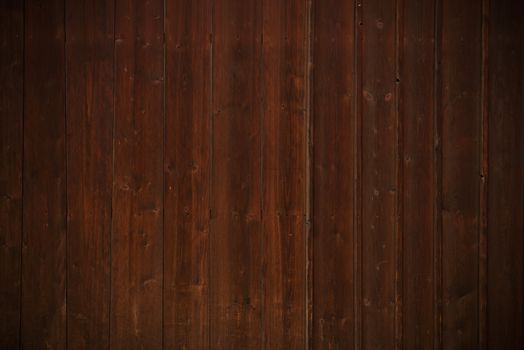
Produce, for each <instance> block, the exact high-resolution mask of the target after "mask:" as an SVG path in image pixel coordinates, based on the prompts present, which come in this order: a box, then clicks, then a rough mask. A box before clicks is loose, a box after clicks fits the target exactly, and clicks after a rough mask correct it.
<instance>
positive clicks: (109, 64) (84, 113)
mask: <svg viewBox="0 0 524 350" xmlns="http://www.w3.org/2000/svg"><path fill="white" fill-rule="evenodd" d="M113 7H114V4H113V2H107V1H74V2H67V3H66V35H67V43H66V60H67V70H66V76H67V91H66V95H67V101H66V113H67V136H68V143H67V174H68V181H67V202H68V241H67V272H68V275H67V297H68V303H67V306H68V307H67V333H68V337H67V342H68V347H70V348H74V349H76V348H82V349H84V348H87V349H95V348H96V349H100V348H106V347H108V345H109V306H110V299H109V297H110V295H109V294H110V275H109V271H110V237H111V192H112V185H111V184H112V179H113V176H112V174H113V157H112V154H113V149H112V146H113V138H112V137H113V60H114V57H113V48H114V36H113V35H114V23H113V18H114V8H113Z"/></svg>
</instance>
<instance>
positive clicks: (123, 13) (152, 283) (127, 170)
mask: <svg viewBox="0 0 524 350" xmlns="http://www.w3.org/2000/svg"><path fill="white" fill-rule="evenodd" d="M115 11H116V13H117V18H116V22H115V44H116V48H115V72H114V74H115V121H114V186H113V232H112V240H111V243H112V245H111V249H112V251H111V254H112V261H111V287H112V289H111V321H110V322H111V334H110V339H111V348H115V349H157V348H160V347H161V346H162V339H163V338H162V288H163V274H162V267H163V265H162V264H163V255H162V252H163V247H162V236H163V232H162V216H163V181H164V180H163V158H164V157H163V147H164V140H163V138H164V45H163V34H162V33H163V18H164V12H163V11H164V8H163V2H162V1H159V0H154V1H147V2H143V1H138V0H122V1H117V2H116V8H115Z"/></svg>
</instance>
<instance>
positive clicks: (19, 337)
mask: <svg viewBox="0 0 524 350" xmlns="http://www.w3.org/2000/svg"><path fill="white" fill-rule="evenodd" d="M25 9H26V2H25V1H24V2H23V6H22V41H23V44H22V125H21V128H22V135H21V136H22V171H21V173H22V179H21V182H22V186H21V194H20V195H21V209H20V210H21V213H20V214H21V215H20V221H21V223H20V228H21V232H20V277H19V278H20V286H19V288H20V289H19V291H18V292H19V298H20V299H19V310H18V312H19V326H18V327H19V328H18V348H19V349H22V346H23V342H22V316H23V312H22V310H23V308H22V301H23V271H24V270H23V261H24V259H23V256H24V207H25V206H24V183H25V181H24V178H25V176H24V168H25V167H24V164H25V96H26V91H25V88H26V84H25V64H26V62H25V47H26V39H25V34H26V33H25V32H26V31H25V26H26V12H25Z"/></svg>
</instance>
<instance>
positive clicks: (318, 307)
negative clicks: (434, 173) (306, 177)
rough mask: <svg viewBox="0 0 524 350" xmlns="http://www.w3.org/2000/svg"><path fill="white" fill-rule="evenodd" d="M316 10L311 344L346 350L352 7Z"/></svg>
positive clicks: (350, 334) (350, 316) (350, 280)
mask: <svg viewBox="0 0 524 350" xmlns="http://www.w3.org/2000/svg"><path fill="white" fill-rule="evenodd" d="M313 6H314V7H313V33H314V40H313V44H312V45H313V47H312V50H313V62H314V68H313V76H312V89H313V91H312V100H311V103H312V106H311V110H312V126H313V148H314V153H313V175H312V176H313V330H312V332H313V334H312V345H313V346H314V347H315V348H326V349H334V348H340V349H349V348H352V347H353V344H354V341H355V340H354V337H355V332H354V328H355V317H354V313H355V309H354V302H353V301H354V290H355V285H354V284H355V283H356V273H355V268H356V267H355V265H354V259H355V256H354V245H353V244H354V239H355V230H354V227H355V214H356V213H355V210H356V208H355V196H356V193H355V187H354V181H355V178H356V166H355V165H356V162H355V160H356V152H357V149H356V145H357V141H356V139H355V138H356V133H355V132H356V130H355V125H356V115H355V100H356V96H355V94H356V92H355V89H354V79H355V76H356V72H355V71H354V63H355V41H354V37H355V35H354V34H355V32H354V21H353V19H354V16H355V12H354V11H355V4H354V3H352V2H350V1H338V0H329V1H315V3H314V5H313Z"/></svg>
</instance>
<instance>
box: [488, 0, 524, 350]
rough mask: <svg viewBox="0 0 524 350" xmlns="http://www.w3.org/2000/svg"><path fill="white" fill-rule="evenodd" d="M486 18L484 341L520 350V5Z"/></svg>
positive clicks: (523, 288) (523, 130) (523, 241)
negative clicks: (486, 217) (486, 136)
mask: <svg viewBox="0 0 524 350" xmlns="http://www.w3.org/2000/svg"><path fill="white" fill-rule="evenodd" d="M489 18H490V20H489V28H488V33H489V36H488V45H489V46H488V47H489V53H488V54H489V57H488V66H487V69H488V76H487V78H488V89H487V98H488V111H487V112H488V116H487V118H488V144H489V155H488V159H489V169H488V172H489V179H488V208H489V211H488V233H487V235H488V241H487V243H488V251H487V253H488V266H487V268H488V276H487V277H488V281H487V282H488V294H487V302H488V304H487V316H488V318H487V341H488V347H489V348H497V347H498V348H507V349H520V348H522V346H523V345H524V237H523V231H524V185H523V183H522V179H523V177H524V121H523V116H524V104H523V102H522V101H523V96H524V88H523V86H524V85H523V82H524V40H523V37H522V35H521V33H522V23H523V22H522V19H523V18H524V6H523V5H522V3H520V2H517V1H512V0H504V1H493V0H492V1H490V3H489ZM517 33H518V34H517Z"/></svg>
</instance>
